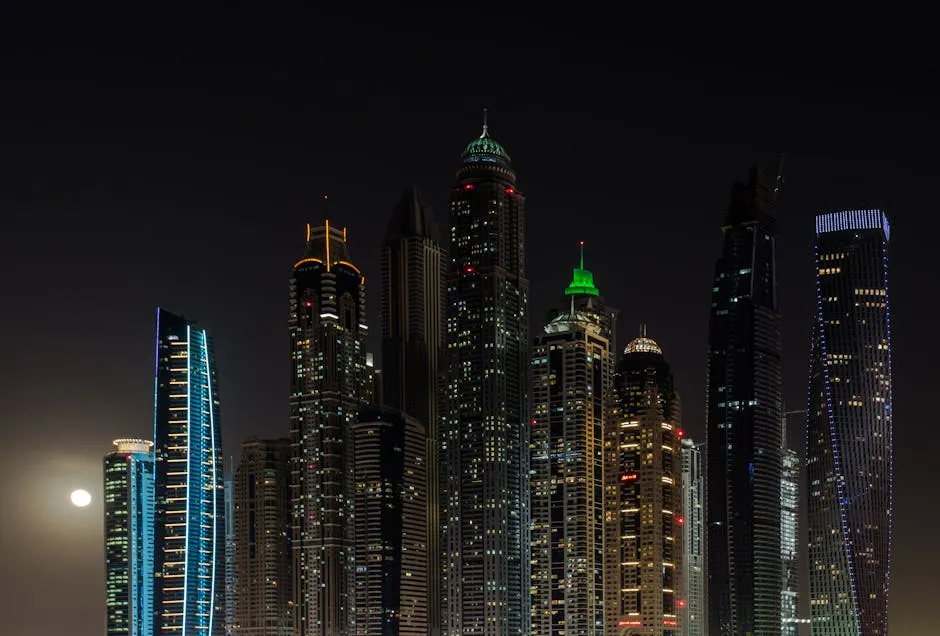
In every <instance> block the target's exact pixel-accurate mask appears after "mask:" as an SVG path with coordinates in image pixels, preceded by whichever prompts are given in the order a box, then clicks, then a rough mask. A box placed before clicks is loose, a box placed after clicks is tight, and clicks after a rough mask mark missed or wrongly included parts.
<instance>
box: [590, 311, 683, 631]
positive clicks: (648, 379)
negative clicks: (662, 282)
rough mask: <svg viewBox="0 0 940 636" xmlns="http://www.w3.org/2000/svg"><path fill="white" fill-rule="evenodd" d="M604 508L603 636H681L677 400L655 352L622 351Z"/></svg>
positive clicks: (654, 348) (651, 344)
mask: <svg viewBox="0 0 940 636" xmlns="http://www.w3.org/2000/svg"><path fill="white" fill-rule="evenodd" d="M614 388H615V393H614V396H615V397H614V404H613V407H612V409H611V415H610V418H611V419H610V421H609V429H610V433H609V438H610V443H609V444H608V453H609V454H608V457H607V466H608V477H607V481H608V484H612V487H611V488H610V489H609V490H608V491H607V494H608V497H607V501H606V504H605V505H606V508H607V511H606V512H607V514H606V533H607V541H606V548H605V549H606V550H607V552H608V554H607V561H606V564H607V567H606V572H605V578H606V581H605V582H606V603H605V605H606V623H607V625H606V633H608V634H643V635H644V636H652V635H655V636H679V629H680V625H679V603H678V601H679V598H678V592H679V591H681V589H682V556H683V549H682V524H683V523H684V519H683V518H682V488H681V479H682V455H681V452H682V451H681V446H680V441H681V439H682V430H681V428H680V424H681V421H680V405H679V394H678V393H677V392H676V390H675V388H674V386H673V379H672V371H671V370H670V368H669V364H668V363H667V362H666V360H665V358H664V357H663V352H662V349H660V347H659V345H658V344H657V343H656V342H655V341H654V340H652V339H651V338H648V337H647V336H646V327H645V326H644V327H643V328H642V329H641V331H640V337H638V338H635V339H634V340H632V341H631V342H630V343H629V344H628V345H627V347H626V349H625V350H624V353H623V357H622V358H621V359H620V363H619V364H618V365H617V373H616V375H615V377H614Z"/></svg>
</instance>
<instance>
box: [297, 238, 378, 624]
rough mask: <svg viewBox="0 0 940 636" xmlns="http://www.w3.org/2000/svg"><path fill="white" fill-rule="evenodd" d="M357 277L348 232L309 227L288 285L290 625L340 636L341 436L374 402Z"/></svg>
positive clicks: (347, 604) (344, 474)
mask: <svg viewBox="0 0 940 636" xmlns="http://www.w3.org/2000/svg"><path fill="white" fill-rule="evenodd" d="M365 295H366V290H365V277H363V275H362V272H360V271H359V268H358V267H356V265H354V264H353V263H352V262H351V260H350V256H349V250H348V246H347V243H346V230H345V229H344V228H341V227H336V226H335V225H332V224H331V223H330V222H329V220H325V221H324V222H323V225H319V226H309V225H308V226H307V241H306V248H305V250H304V255H303V257H302V258H301V259H300V260H298V261H297V262H296V263H295V264H294V268H293V271H292V274H291V279H290V297H289V302H290V304H289V311H290V313H289V318H288V333H289V335H290V369H291V389H290V390H291V392H290V423H291V445H292V452H291V455H292V456H291V499H292V502H293V505H292V512H291V515H292V521H291V523H292V530H291V532H292V548H293V552H294V559H293V575H294V585H293V588H294V608H295V611H296V615H295V617H294V626H295V629H296V630H297V631H298V633H300V634H303V635H304V636H334V635H336V634H348V633H349V631H350V630H351V629H352V628H353V627H352V621H354V619H355V607H354V603H355V594H354V593H352V592H351V586H352V585H353V575H354V571H353V550H352V547H351V546H352V544H353V541H354V531H355V527H354V523H353V521H352V482H351V480H350V479H349V470H350V464H349V462H350V458H349V452H350V443H349V430H350V427H351V426H352V424H353V423H354V422H355V421H356V414H357V413H358V411H359V409H360V408H362V406H363V405H364V404H368V403H369V402H371V400H372V393H373V382H374V376H373V373H372V367H371V366H369V365H368V364H367V357H366V351H365V343H366V338H367V337H368V327H367V326H366V325H367V323H366V310H365Z"/></svg>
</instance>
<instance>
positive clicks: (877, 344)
mask: <svg viewBox="0 0 940 636" xmlns="http://www.w3.org/2000/svg"><path fill="white" fill-rule="evenodd" d="M889 236H890V228H889V226H888V220H887V218H886V217H885V215H884V213H883V212H881V211H880V210H856V211H848V212H835V213H830V214H821V215H819V216H817V217H816V266H815V272H816V302H817V307H816V321H815V326H814V334H813V341H812V356H811V357H812V363H811V367H810V378H809V409H808V412H807V440H806V471H807V475H806V476H807V485H808V488H809V503H808V509H807V526H808V531H809V572H810V575H809V576H810V580H809V584H810V585H809V591H810V615H811V620H812V631H813V634H814V636H850V635H851V636H859V635H864V636H884V635H885V634H887V633H888V592H889V590H890V586H891V568H890V564H891V530H892V493H893V483H892V482H893V474H894V465H893V452H894V451H893V436H894V433H893V409H892V393H891V321H890V309H889V300H888V297H889V296H888V239H889Z"/></svg>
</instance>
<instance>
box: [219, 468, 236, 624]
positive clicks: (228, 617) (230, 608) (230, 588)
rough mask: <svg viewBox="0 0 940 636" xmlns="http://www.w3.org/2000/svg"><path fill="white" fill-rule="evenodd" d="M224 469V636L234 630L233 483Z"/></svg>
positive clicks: (230, 474) (230, 475)
mask: <svg viewBox="0 0 940 636" xmlns="http://www.w3.org/2000/svg"><path fill="white" fill-rule="evenodd" d="M230 470H231V468H229V469H226V471H225V476H224V477H223V478H222V480H223V481H222V484H223V486H224V489H225V636H232V634H233V633H234V631H235V483H234V475H232V473H231V472H229V471H230Z"/></svg>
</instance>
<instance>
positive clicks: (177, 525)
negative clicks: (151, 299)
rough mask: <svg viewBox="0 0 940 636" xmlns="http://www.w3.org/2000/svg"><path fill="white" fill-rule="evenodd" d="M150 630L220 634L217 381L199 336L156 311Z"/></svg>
mask: <svg viewBox="0 0 940 636" xmlns="http://www.w3.org/2000/svg"><path fill="white" fill-rule="evenodd" d="M155 380H156V387H155V389H156V400H155V401H156V404H155V409H154V457H155V470H154V473H155V479H154V482H155V486H154V499H155V506H154V596H153V598H154V613H155V618H154V620H155V623H154V630H155V632H156V633H160V634H181V635H185V636H190V635H191V634H207V635H211V636H220V635H222V634H224V633H225V606H224V596H225V507H224V498H225V491H224V488H223V475H222V468H223V466H222V433H221V427H220V420H219V397H218V377H217V374H216V368H215V352H214V349H213V345H212V340H211V338H210V337H209V335H208V333H206V331H205V330H201V329H197V328H196V327H195V326H194V325H193V324H192V323H191V322H190V321H188V320H186V319H185V318H183V317H181V316H177V315H174V314H172V313H169V312H167V311H165V310H163V309H158V310H157V351H156V378H155Z"/></svg>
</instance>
